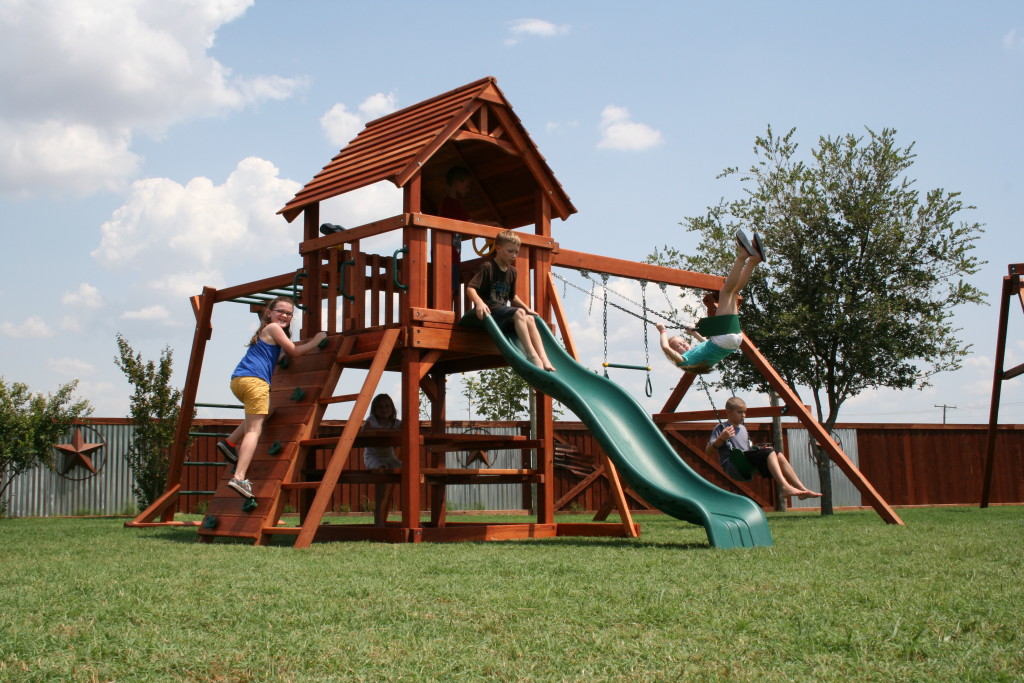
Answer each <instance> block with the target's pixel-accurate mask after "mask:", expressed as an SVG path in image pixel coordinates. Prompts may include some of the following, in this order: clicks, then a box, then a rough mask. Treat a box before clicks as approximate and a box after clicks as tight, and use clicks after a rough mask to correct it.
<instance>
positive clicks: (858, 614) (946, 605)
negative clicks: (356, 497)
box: [0, 507, 1024, 681]
mask: <svg viewBox="0 0 1024 683" xmlns="http://www.w3.org/2000/svg"><path fill="white" fill-rule="evenodd" d="M900 514H901V516H903V518H904V520H905V521H906V522H907V526H906V527H903V528H901V527H893V526H888V525H886V524H884V523H882V522H881V521H880V520H879V518H878V517H877V515H875V514H874V513H872V512H843V513H839V514H836V515H835V516H834V517H830V518H822V517H819V516H817V515H812V514H799V513H787V514H776V515H770V524H771V528H772V533H773V534H774V537H775V547H773V548H757V549H739V550H725V551H723V550H715V549H712V548H709V547H708V546H707V536H706V535H705V532H704V530H703V528H700V527H696V526H692V525H689V524H685V523H683V522H679V521H677V520H674V519H671V518H668V517H661V516H646V515H645V516H641V517H639V518H638V521H639V522H640V523H641V524H642V525H643V535H642V537H641V538H639V539H634V540H624V539H588V538H576V539H573V538H566V539H544V540H535V541H515V542H504V543H484V544H469V543H466V544H417V545H401V546H397V545H378V544H370V543H330V544H317V545H314V546H313V547H312V548H309V549H306V550H295V549H292V548H289V547H286V546H274V547H266V548H257V547H252V546H248V545H241V544H232V543H215V544H199V543H196V542H195V538H196V536H195V530H194V529H183V528H178V529H173V528H155V529H125V528H122V523H123V521H124V520H122V519H26V520H19V519H10V520H0V680H16V681H21V680H27V681H35V680H81V681H92V680H99V681H108V680H117V681H146V680H225V681H239V680H241V681H245V680H285V681H290V680H355V681H363V680H365V681H383V680H436V679H464V680H502V681H505V680H514V681H520V680H525V681H529V680H542V681H549V680H587V681H589V680H599V681H601V680H680V679H693V680H750V681H756V680H785V681H801V680H803V681H820V680H831V681H839V680H842V681H852V680H856V681H864V680H871V681H890V680H904V681H999V680H1007V681H1010V680H1013V681H1020V680H1024V590H1022V587H1021V585H1022V582H1024V575H1022V574H1024V570H1022V565H1024V551H1022V549H1021V542H1022V541H1024V508H1019V507H999V508H992V509H988V510H979V509H977V508H941V509H909V510H901V511H900ZM569 519H572V520H579V521H587V520H588V519H589V518H588V517H585V516H577V517H561V516H560V517H559V521H562V520H569ZM506 520H507V518H506Z"/></svg>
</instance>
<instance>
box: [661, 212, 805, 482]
mask: <svg viewBox="0 0 1024 683" xmlns="http://www.w3.org/2000/svg"><path fill="white" fill-rule="evenodd" d="M736 242H737V245H736V260H735V261H733V264H732V269H731V270H730V271H729V275H728V277H726V278H725V282H724V283H723V284H722V289H721V290H719V291H718V293H717V297H716V296H715V294H714V293H709V294H708V295H707V296H705V297H704V304H705V305H706V306H707V309H708V314H709V315H710V316H712V317H709V318H705V319H704V320H702V321H701V322H700V323H698V327H699V328H700V329H702V330H705V331H707V333H708V335H709V336H708V337H707V338H705V337H704V336H703V335H701V334H700V333H698V332H697V330H696V329H694V328H687V330H686V331H687V333H689V334H690V335H691V336H692V337H693V338H694V339H696V340H697V341H698V342H699V343H698V344H696V345H693V344H691V343H690V342H688V341H686V340H685V339H683V338H682V337H680V336H674V337H671V338H670V337H669V336H668V332H667V328H666V327H665V325H664V324H662V323H658V325H657V328H658V332H659V333H660V334H661V350H662V351H663V352H664V353H665V356H666V357H667V358H668V359H669V360H670V361H672V363H673V364H674V365H675V366H676V367H678V368H680V369H681V370H684V371H686V372H692V373H695V374H704V373H707V372H710V371H711V368H712V367H714V366H715V365H716V364H717V363H718V362H720V361H721V360H722V359H724V358H725V357H726V356H728V355H729V354H731V353H734V352H735V351H736V350H738V349H739V348H740V345H741V344H742V343H743V334H742V333H741V332H740V325H739V315H738V314H737V311H738V307H739V292H740V290H741V289H743V287H745V286H746V284H747V283H748V282H749V281H750V276H751V275H752V274H753V273H754V268H756V267H757V264H758V263H761V262H762V261H764V260H765V258H764V249H763V248H762V247H761V238H760V236H759V235H758V234H757V233H756V232H755V233H754V240H753V244H751V241H750V240H749V239H747V236H746V235H745V234H744V233H743V231H742V230H737V231H736ZM709 321H713V322H709ZM725 409H726V414H727V415H728V418H729V424H719V425H718V427H716V428H715V430H714V431H713V432H712V433H711V438H710V439H709V440H708V445H707V448H706V451H707V453H708V455H713V454H714V452H715V451H717V452H718V453H719V462H720V463H721V465H722V467H723V468H724V469H725V471H726V472H727V473H728V474H729V476H730V477H732V478H734V479H738V480H741V481H749V480H750V478H751V475H752V474H753V472H754V471H756V472H758V473H759V474H760V475H761V476H762V477H764V478H766V479H767V478H771V479H773V480H774V481H775V483H776V485H777V486H778V487H779V489H780V490H781V492H782V494H783V495H785V496H797V497H799V498H801V499H803V498H817V497H820V496H821V494H820V493H816V492H814V491H811V490H810V489H808V488H807V487H806V486H804V485H803V483H802V482H801V481H800V479H799V478H798V477H797V476H796V472H794V471H793V468H792V467H791V466H790V464H789V462H788V461H787V460H786V459H785V458H784V457H781V456H779V454H778V453H776V452H775V450H774V449H772V448H756V449H751V448H750V439H749V437H748V436H747V430H746V427H744V426H743V419H744V417H745V416H746V409H747V407H746V404H745V403H744V402H743V400H742V399H740V398H737V397H735V396H733V397H732V398H730V399H729V401H727V402H726V404H725ZM734 450H739V451H740V452H742V453H743V455H744V456H745V458H744V460H745V461H746V463H745V467H744V468H745V469H749V470H750V471H749V472H740V471H739V470H738V469H737V467H736V465H735V463H734V461H733V459H732V455H733V451H734Z"/></svg>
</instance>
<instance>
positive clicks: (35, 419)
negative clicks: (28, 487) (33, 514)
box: [0, 377, 92, 516]
mask: <svg viewBox="0 0 1024 683" xmlns="http://www.w3.org/2000/svg"><path fill="white" fill-rule="evenodd" d="M77 387H78V380H72V381H71V382H68V383H67V384H63V385H61V386H60V387H59V388H58V389H57V391H56V392H54V393H52V394H49V395H43V394H33V393H32V392H30V391H29V388H28V386H26V385H24V384H21V383H20V382H14V383H12V384H7V383H6V382H4V380H3V378H2V377H0V516H2V515H3V513H4V512H5V510H4V504H3V497H4V493H6V491H7V488H8V487H9V486H10V485H11V482H13V481H14V479H15V477H17V476H18V475H20V474H21V473H23V472H26V471H28V470H30V469H32V468H33V467H36V466H38V465H42V466H44V467H49V468H52V467H53V464H54V463H53V455H54V453H53V444H55V443H56V442H57V440H58V439H61V438H63V437H64V435H65V434H67V432H68V429H69V428H70V427H71V424H72V423H73V422H74V421H75V420H77V419H78V418H80V417H85V416H87V415H89V414H91V413H92V406H91V405H89V402H88V401H86V400H81V401H74V400H73V397H72V394H74V391H75V389H76V388H77Z"/></svg>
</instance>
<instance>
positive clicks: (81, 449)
mask: <svg viewBox="0 0 1024 683" xmlns="http://www.w3.org/2000/svg"><path fill="white" fill-rule="evenodd" d="M106 445H107V444H105V443H85V439H84V438H82V429H81V427H75V434H74V436H72V437H71V443H57V444H54V445H53V447H54V448H56V449H57V450H58V451H63V452H64V454H65V455H64V469H63V470H61V474H67V473H68V472H70V471H71V470H72V469H74V468H75V467H84V468H85V469H87V470H89V471H90V472H92V473H93V474H96V466H95V465H93V462H92V457H91V455H92V454H93V453H95V452H96V451H98V450H99V449H101V448H103V447H104V446H106Z"/></svg>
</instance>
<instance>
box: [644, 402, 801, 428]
mask: <svg viewBox="0 0 1024 683" xmlns="http://www.w3.org/2000/svg"><path fill="white" fill-rule="evenodd" d="M804 408H806V409H807V410H808V411H809V410H810V409H811V407H810V406H807V405H805V406H804ZM788 412H789V408H788V407H786V406H765V407H762V408H747V417H748V418H756V417H781V416H783V415H786V414H787V413H788ZM651 419H653V420H654V422H655V424H669V423H673V422H705V421H707V420H718V419H722V420H724V419H725V408H722V409H721V410H718V411H715V410H690V411H687V412H685V413H656V414H655V415H653V416H651Z"/></svg>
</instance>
